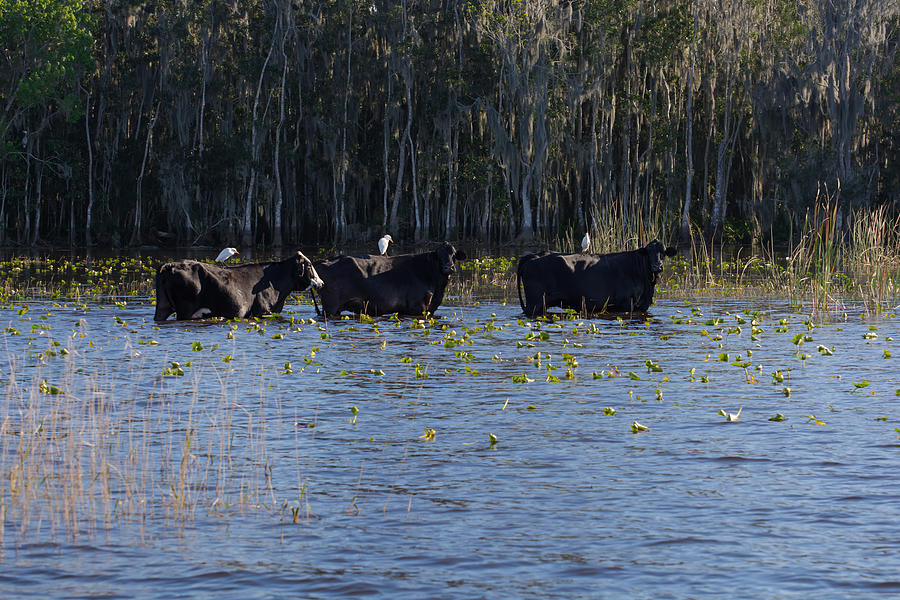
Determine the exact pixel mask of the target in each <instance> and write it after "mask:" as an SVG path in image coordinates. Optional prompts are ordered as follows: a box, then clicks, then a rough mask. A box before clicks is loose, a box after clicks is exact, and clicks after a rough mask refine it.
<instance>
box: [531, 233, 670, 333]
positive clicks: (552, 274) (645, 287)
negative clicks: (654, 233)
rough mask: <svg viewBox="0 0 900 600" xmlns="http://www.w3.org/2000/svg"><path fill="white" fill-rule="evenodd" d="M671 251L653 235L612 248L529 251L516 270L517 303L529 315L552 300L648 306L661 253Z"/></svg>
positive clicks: (587, 305)
mask: <svg viewBox="0 0 900 600" xmlns="http://www.w3.org/2000/svg"><path fill="white" fill-rule="evenodd" d="M675 252H676V250H675V248H671V247H670V248H666V247H665V246H663V245H662V243H661V242H660V241H659V240H653V241H652V242H650V243H649V244H647V246H645V247H644V248H640V249H639V250H631V251H629V252H616V253H614V254H560V253H558V252H542V253H539V254H527V255H525V256H523V257H522V258H520V259H519V267H518V269H517V271H516V286H517V288H518V292H519V303H520V304H521V305H522V310H523V311H525V314H526V315H528V316H530V317H533V316H536V315H541V314H544V313H545V312H546V311H547V309H548V308H551V307H554V306H558V307H561V308H569V309H574V310H578V311H584V312H586V313H600V312H628V313H630V312H646V311H647V309H648V308H649V307H650V305H651V304H652V303H653V291H654V289H655V287H656V279H657V277H658V276H659V273H661V272H662V270H663V258H665V257H666V256H674V255H675ZM523 289H524V298H523V297H522V293H523Z"/></svg>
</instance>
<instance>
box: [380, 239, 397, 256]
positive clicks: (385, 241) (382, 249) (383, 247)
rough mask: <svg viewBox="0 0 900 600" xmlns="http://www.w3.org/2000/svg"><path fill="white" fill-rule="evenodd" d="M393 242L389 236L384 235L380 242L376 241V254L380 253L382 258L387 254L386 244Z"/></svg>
mask: <svg viewBox="0 0 900 600" xmlns="http://www.w3.org/2000/svg"><path fill="white" fill-rule="evenodd" d="M393 241H394V238H392V237H391V236H390V235H386V236H384V237H383V238H381V239H380V240H378V252H380V253H381V255H382V256H384V255H385V254H387V249H388V244H390V243H391V242H393Z"/></svg>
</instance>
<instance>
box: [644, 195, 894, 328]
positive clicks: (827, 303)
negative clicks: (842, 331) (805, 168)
mask: <svg viewBox="0 0 900 600" xmlns="http://www.w3.org/2000/svg"><path fill="white" fill-rule="evenodd" d="M840 214H841V213H840V209H839V204H838V201H837V197H836V196H825V195H822V196H820V202H818V203H817V204H816V205H815V206H814V207H813V208H812V209H811V210H810V211H809V212H808V213H807V215H806V217H805V219H804V222H803V225H802V227H801V229H800V230H799V232H798V233H797V235H796V237H795V238H794V239H795V241H793V242H792V243H791V244H790V245H789V246H788V248H787V249H786V250H781V251H779V250H777V249H776V248H775V247H774V246H773V245H771V244H770V245H768V246H766V245H763V246H755V247H751V248H749V252H748V251H746V250H748V249H745V248H743V247H741V248H737V250H736V251H734V252H733V253H732V255H731V256H727V255H726V253H725V252H723V251H722V249H721V248H718V249H716V248H710V246H709V245H707V244H705V243H703V242H702V241H698V240H701V238H700V236H693V240H694V241H693V242H692V243H691V245H690V247H688V248H687V249H685V250H683V253H682V254H681V255H680V256H678V257H675V259H673V260H672V261H671V262H670V263H669V265H668V266H667V269H666V272H665V274H664V276H663V278H662V281H661V285H660V288H659V292H660V295H662V296H665V295H673V294H684V293H689V294H697V293H701V294H714V295H727V296H769V297H776V296H777V297H787V298H790V299H791V300H793V301H795V302H797V303H800V302H807V303H809V304H810V307H811V310H812V311H813V312H820V311H829V310H840V309H842V308H844V307H845V304H846V303H847V302H850V301H853V302H862V303H863V304H864V306H865V308H866V310H867V311H868V312H870V313H880V312H882V311H884V310H885V309H888V308H892V307H893V306H895V305H896V304H897V302H898V296H900V290H898V282H900V254H898V252H897V249H898V248H900V218H898V217H896V216H893V217H892V216H891V215H889V213H888V211H887V210H886V209H885V208H884V207H881V208H878V209H874V210H858V211H855V212H853V213H851V214H850V217H849V218H847V219H843V223H842V219H841V217H840ZM848 221H849V224H848Z"/></svg>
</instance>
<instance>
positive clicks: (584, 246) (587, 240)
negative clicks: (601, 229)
mask: <svg viewBox="0 0 900 600" xmlns="http://www.w3.org/2000/svg"><path fill="white" fill-rule="evenodd" d="M590 247H591V237H590V236H589V235H588V234H586V233H585V234H584V237H583V238H581V251H582V252H587V251H588V248H590Z"/></svg>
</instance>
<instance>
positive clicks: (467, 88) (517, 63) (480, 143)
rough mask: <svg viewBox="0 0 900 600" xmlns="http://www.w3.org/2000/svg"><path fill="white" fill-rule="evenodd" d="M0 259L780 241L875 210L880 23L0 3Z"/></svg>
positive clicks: (840, 6)
mask: <svg viewBox="0 0 900 600" xmlns="http://www.w3.org/2000/svg"><path fill="white" fill-rule="evenodd" d="M0 36H2V39H3V40H4V42H3V43H4V48H3V57H2V69H0V107H2V108H0V136H2V137H0V244H6V245H33V244H36V243H46V244H70V245H84V244H102V245H113V246H118V245H128V244H132V245H137V244H147V243H149V244H166V245H176V244H195V243H208V244H225V245H231V244H233V243H236V242H240V243H242V244H244V245H281V244H292V245H302V244H330V243H340V242H342V241H348V240H363V239H365V240H374V239H376V238H378V237H380V236H381V235H383V233H385V232H386V231H388V232H390V233H391V234H392V235H393V236H394V238H395V239H399V240H429V239H443V238H448V239H472V240H477V241H480V242H482V243H485V244H498V243H505V242H508V241H511V240H520V241H531V240H533V239H535V238H538V239H543V240H555V239H561V238H563V237H565V236H567V235H572V234H574V235H573V236H572V239H580V237H581V232H583V231H586V230H590V229H593V228H596V227H597V226H598V224H600V223H603V224H610V223H612V224H614V225H615V227H617V228H620V229H622V230H624V231H628V232H634V234H635V235H636V236H642V235H646V236H650V235H658V236H660V237H664V238H667V239H670V240H671V239H673V238H674V237H675V236H676V235H678V233H679V232H681V235H688V234H690V233H703V234H705V235H707V236H708V237H712V238H721V237H723V236H725V237H726V238H728V239H735V240H740V239H746V238H749V237H763V236H767V235H775V236H776V237H777V236H779V235H784V234H785V233H784V232H786V231H789V230H790V228H791V227H792V225H795V224H796V223H797V222H798V221H799V220H800V219H802V218H803V215H804V214H805V211H806V210H807V208H809V207H810V206H811V205H812V204H813V203H814V202H815V200H816V198H817V195H818V194H821V193H822V190H827V193H828V194H830V195H831V196H832V197H833V198H836V199H837V202H838V204H839V211H840V214H841V215H842V217H843V218H844V219H848V218H851V216H852V214H853V211H855V210H858V209H867V208H872V207H887V208H888V209H889V210H891V211H895V212H896V209H897V208H898V206H897V204H898V201H900V133H898V132H900V66H898V61H897V60H896V56H897V50H898V42H900V7H898V5H897V3H896V2H890V1H888V0H825V1H824V2H823V1H820V0H816V1H812V0H800V1H799V2H797V1H793V0H792V1H790V2H789V1H787V0H735V1H734V2H726V3H722V2H719V1H717V0H573V1H569V2H558V1H553V0H467V1H465V2H461V1H455V0H399V1H390V2H389V1H387V0H366V1H361V0H333V1H330V2H315V1H309V0H262V1H252V0H246V1H242V0H196V1H190V2H188V1H183V0H176V1H174V2H160V1H158V0H146V1H140V0H139V1H134V2H97V1H93V0H92V1H88V2H83V1H78V2H76V1H74V0H0Z"/></svg>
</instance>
